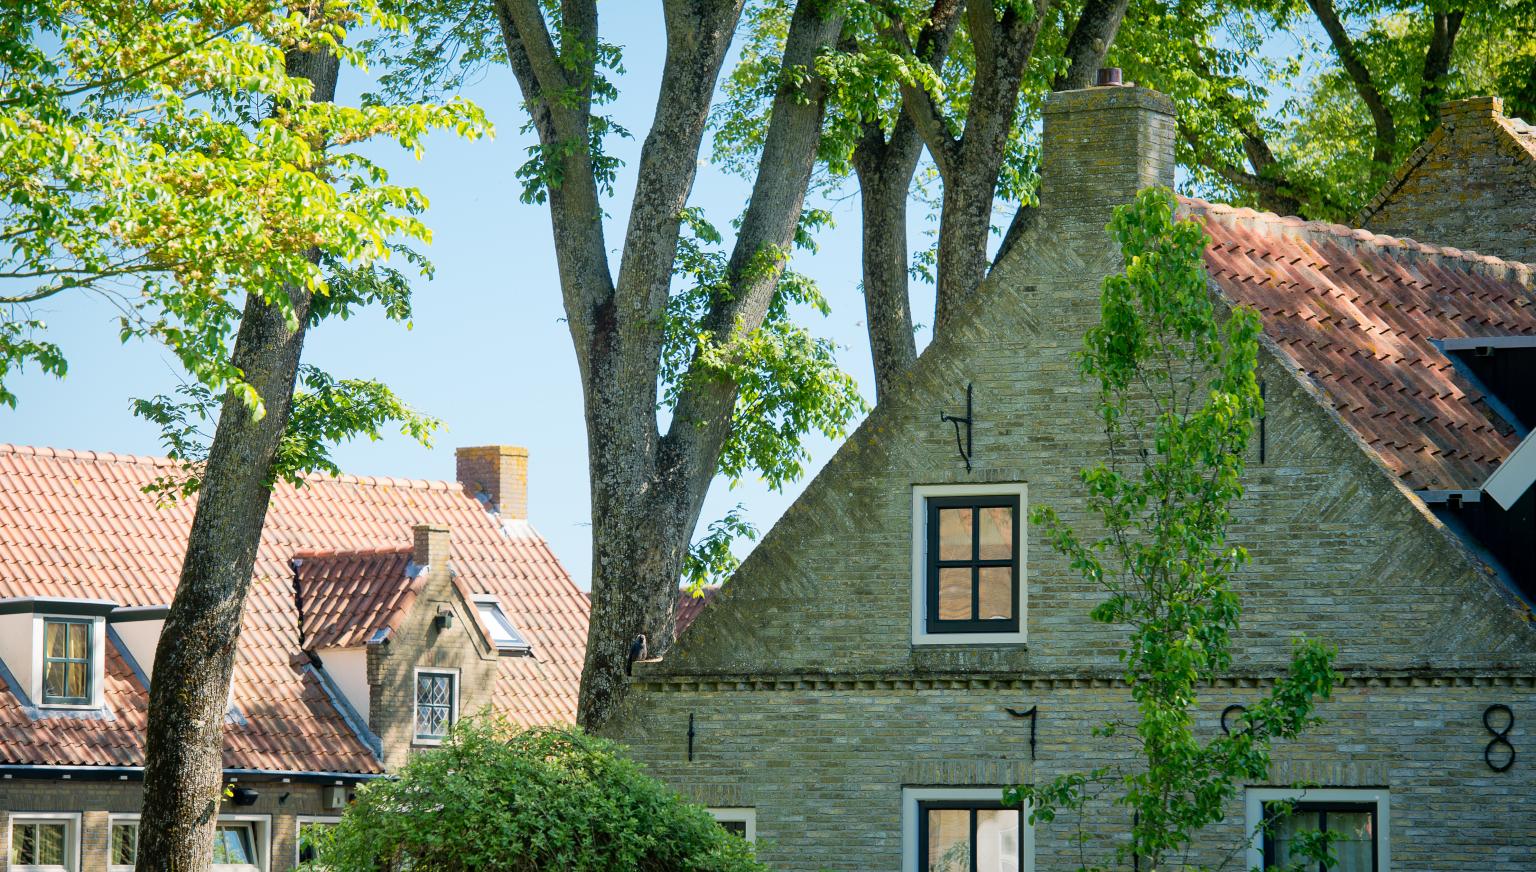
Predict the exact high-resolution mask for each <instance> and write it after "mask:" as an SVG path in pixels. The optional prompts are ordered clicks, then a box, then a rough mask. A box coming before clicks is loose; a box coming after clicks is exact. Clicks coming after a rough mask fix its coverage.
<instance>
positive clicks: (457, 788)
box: [314, 717, 767, 872]
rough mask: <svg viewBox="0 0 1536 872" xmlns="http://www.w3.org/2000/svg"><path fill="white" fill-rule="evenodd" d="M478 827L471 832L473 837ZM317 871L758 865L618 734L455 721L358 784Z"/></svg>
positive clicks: (731, 869) (756, 868)
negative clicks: (385, 771)
mask: <svg viewBox="0 0 1536 872" xmlns="http://www.w3.org/2000/svg"><path fill="white" fill-rule="evenodd" d="M469 834H473V836H472V837H469V838H467V837H466V836H467V835H469ZM314 868H316V869H327V870H331V872H379V870H398V869H412V870H416V872H460V870H463V872H469V870H479V869H502V870H507V872H523V870H526V872H543V870H549V869H561V870H568V872H608V870H612V869H633V870H636V872H760V870H766V868H767V867H765V866H763V865H762V864H761V863H759V862H757V860H756V859H754V857H753V853H752V846H751V845H750V844H749V843H748V842H747V841H746V840H745V839H743V838H741V837H739V836H736V835H732V834H730V833H727V832H726V831H725V830H723V829H721V827H720V825H719V824H717V823H716V822H715V820H714V818H712V817H710V815H709V813H708V812H706V811H705V810H704V809H703V808H701V807H699V806H696V805H691V804H689V803H688V802H686V801H684V800H683V798H682V797H681V796H679V795H678V794H677V793H676V792H675V791H673V790H672V789H671V788H669V787H667V786H665V785H663V784H662V783H661V782H660V781H657V780H656V779H654V778H651V777H649V776H647V775H645V774H644V773H643V772H641V771H640V767H639V766H637V765H636V764H635V763H633V762H631V761H630V760H628V759H626V758H625V757H624V756H623V752H622V749H621V748H620V747H619V746H617V745H614V744H612V743H610V742H606V741H603V740H601V739H596V738H593V737H590V736H586V735H583V734H582V733H579V732H576V731H571V730H559V729H537V730H530V731H527V732H517V731H516V730H515V728H513V727H512V726H510V725H508V724H507V723H505V722H503V721H498V720H496V719H494V718H489V717H480V718H471V719H469V720H466V721H463V722H461V723H459V724H458V725H456V726H455V728H454V730H453V733H452V734H451V735H450V736H449V738H448V740H447V741H446V742H445V743H444V744H443V746H442V747H440V748H434V749H432V750H429V751H424V752H422V753H420V754H415V755H413V756H412V757H411V759H410V761H409V762H407V763H406V764H405V767H404V768H403V769H402V770H401V772H400V777H399V778H398V779H390V780H387V781H386V780H380V781H376V782H373V783H372V784H369V785H367V786H365V787H363V788H362V789H361V790H359V791H358V797H357V802H356V803H354V804H353V805H352V806H351V807H350V808H349V809H347V812H346V814H345V815H344V816H343V817H342V819H341V822H340V824H338V825H337V827H336V829H335V831H334V833H332V834H331V836H330V838H329V840H328V844H324V845H322V848H321V851H320V856H319V858H318V860H317V862H316V863H315V866H314Z"/></svg>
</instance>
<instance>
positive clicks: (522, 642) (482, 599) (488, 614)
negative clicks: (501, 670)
mask: <svg viewBox="0 0 1536 872" xmlns="http://www.w3.org/2000/svg"><path fill="white" fill-rule="evenodd" d="M473 599H474V606H475V612H476V613H477V614H478V615H479V617H480V623H481V625H482V626H483V627H484V628H485V632H486V634H487V635H488V636H489V641H490V643H491V646H492V647H493V648H495V649H496V653H498V654H505V655H513V656H518V655H528V654H531V653H532V652H533V646H531V645H529V644H528V640H527V639H525V638H524V637H523V634H522V633H520V632H518V630H517V628H516V627H514V626H512V619H511V618H509V617H507V612H506V610H505V609H503V608H502V607H501V599H500V598H499V597H497V596H496V595H495V594H477V595H475V597H474V598H473Z"/></svg>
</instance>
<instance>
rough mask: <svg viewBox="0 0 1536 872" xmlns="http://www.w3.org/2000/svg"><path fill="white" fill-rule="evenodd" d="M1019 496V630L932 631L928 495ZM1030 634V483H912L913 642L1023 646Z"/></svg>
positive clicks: (917, 643) (920, 643)
mask: <svg viewBox="0 0 1536 872" xmlns="http://www.w3.org/2000/svg"><path fill="white" fill-rule="evenodd" d="M989 496H1008V497H1012V496H1017V497H1018V498H1019V517H1018V518H1017V521H1018V524H1019V630H1018V632H1016V633H930V632H928V590H927V585H928V498H929V497H989ZM1028 636H1029V485H1028V484H1026V483H1024V482H1021V481H1017V482H992V483H987V484H916V485H913V486H912V644H913V645H914V646H918V645H1023V644H1025V643H1026V642H1027V641H1029V639H1028Z"/></svg>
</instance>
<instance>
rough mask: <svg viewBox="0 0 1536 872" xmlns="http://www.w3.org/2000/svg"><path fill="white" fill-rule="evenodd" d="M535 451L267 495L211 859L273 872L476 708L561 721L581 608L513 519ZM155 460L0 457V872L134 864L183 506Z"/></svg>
mask: <svg viewBox="0 0 1536 872" xmlns="http://www.w3.org/2000/svg"><path fill="white" fill-rule="evenodd" d="M527 457H528V455H527V451H526V450H524V449H522V448H514V447H507V446H489V447H477V448H462V449H459V451H458V479H459V481H458V482H457V483H455V482H445V481H412V480H407V479H392V478H355V477H350V476H343V477H339V478H329V477H322V476H311V477H309V478H308V479H307V480H306V482H305V484H304V486H303V487H297V488H295V487H292V486H290V485H287V484H282V485H279V486H278V487H277V488H276V490H275V491H274V493H273V496H272V503H271V507H270V509H269V511H268V513H267V520H266V527H265V529H264V530H263V532H262V539H261V547H260V550H259V552H258V556H257V562H256V568H255V573H254V575H255V577H254V579H253V587H252V589H251V594H250V598H249V600H248V601H247V605H246V610H245V615H244V620H243V623H242V627H241V633H240V640H239V652H238V657H237V661H236V666H235V678H234V687H233V690H232V693H231V694H230V700H229V712H228V717H227V721H226V733H225V737H226V738H225V747H224V779H225V784H226V786H227V791H226V792H227V798H226V799H225V801H224V802H223V804H222V805H221V806H220V808H219V821H218V830H217V841H216V843H215V851H214V857H215V864H216V865H215V866H214V868H215V869H222V870H241V872H280V870H286V869H290V868H292V867H293V866H294V865H296V863H297V862H299V861H300V860H301V858H303V857H304V856H305V854H306V849H307V848H309V845H308V844H307V843H308V842H309V841H310V839H309V836H310V835H311V834H312V833H313V832H315V828H318V827H323V826H325V825H327V824H328V823H331V822H334V821H335V819H336V817H337V816H338V815H340V814H341V812H342V810H343V809H344V808H345V807H346V805H347V802H348V798H349V796H350V795H351V793H352V791H353V790H355V789H356V787H357V785H359V784H361V783H363V782H366V781H368V780H369V779H373V778H379V777H382V776H385V775H386V774H387V773H389V772H392V771H394V770H395V769H397V768H398V767H399V766H400V765H401V763H403V762H404V761H405V760H406V759H407V758H408V757H409V755H410V754H411V753H412V751H413V750H414V749H417V748H422V747H430V746H432V745H434V744H438V743H440V742H441V741H442V738H443V735H444V734H445V733H446V731H447V729H448V727H449V725H450V724H452V722H453V721H454V720H455V719H456V718H458V717H460V716H461V715H468V714H471V713H474V712H477V711H480V710H482V709H485V708H487V707H489V708H491V709H494V710H496V711H498V712H500V713H502V714H504V715H505V716H507V717H508V718H510V719H511V720H513V721H515V722H517V723H519V724H525V725H534V724H548V723H562V722H570V721H572V720H574V716H575V708H576V689H577V685H578V682H579V680H580V674H581V662H582V656H583V652H584V650H585V645H586V632H587V612H588V605H587V601H586V598H585V597H584V596H583V594H582V593H581V591H580V590H579V589H577V587H576V585H575V584H574V583H572V581H571V578H570V576H569V575H568V574H567V573H566V571H565V569H564V567H562V566H561V565H560V562H559V561H558V560H557V559H556V558H555V555H554V554H553V553H552V552H551V551H550V549H549V546H548V544H547V543H546V542H545V541H544V539H543V538H542V537H541V536H540V535H539V534H538V533H537V532H536V531H535V530H534V528H533V526H532V525H531V524H530V523H529V522H528V512H527V489H526V480H527ZM177 472H178V468H177V466H176V465H175V464H173V463H172V462H171V461H168V460H166V459H163V458H154V457H130V456H124V455H118V454H109V453H104V452H89V451H63V450H56V449H49V448H28V447H21V446H10V445H0V679H3V685H4V686H3V687H0V812H3V816H4V818H5V821H4V825H3V827H0V834H3V838H4V839H5V844H4V846H3V851H0V857H3V858H4V859H3V862H0V867H8V868H11V869H25V870H49V872H108V870H113V872H117V870H121V869H131V868H132V865H133V862H134V857H135V850H136V841H137V829H136V822H137V819H138V812H139V810H140V800H141V793H142V775H143V768H142V767H143V763H144V746H143V732H144V726H145V721H146V702H147V687H148V685H149V682H150V681H152V680H153V668H154V656H155V646H156V644H157V642H158V639H159V633H160V629H161V627H162V626H163V624H164V620H165V617H166V613H167V609H168V606H169V604H170V602H171V598H172V596H173V594H174V593H175V589H176V584H177V580H178V577H179V573H180V568H181V559H182V552H183V550H184V548H185V544H186V536H187V531H188V529H189V527H190V524H191V519H192V509H193V506H192V505H191V504H190V503H187V502H181V503H177V504H174V505H169V506H160V505H157V503H156V499H155V497H154V496H151V495H148V494H146V493H145V492H144V488H145V486H146V485H149V484H151V483H153V482H155V481H156V480H158V479H161V478H162V477H165V476H173V475H175V474H176V473H177Z"/></svg>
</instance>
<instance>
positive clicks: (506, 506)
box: [454, 445, 528, 520]
mask: <svg viewBox="0 0 1536 872" xmlns="http://www.w3.org/2000/svg"><path fill="white" fill-rule="evenodd" d="M454 457H455V458H456V459H457V461H458V480H459V484H461V485H463V486H464V492H465V493H467V494H469V495H470V496H472V497H475V498H477V499H480V500H482V501H483V502H485V503H487V505H488V506H489V507H490V508H491V509H494V510H495V511H496V513H497V514H499V515H501V517H503V518H510V519H514V520H526V519H527V517H528V449H526V448H523V447H521V446H517V445H481V446H478V447H474V448H460V449H458V450H457V451H455V452H454Z"/></svg>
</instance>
